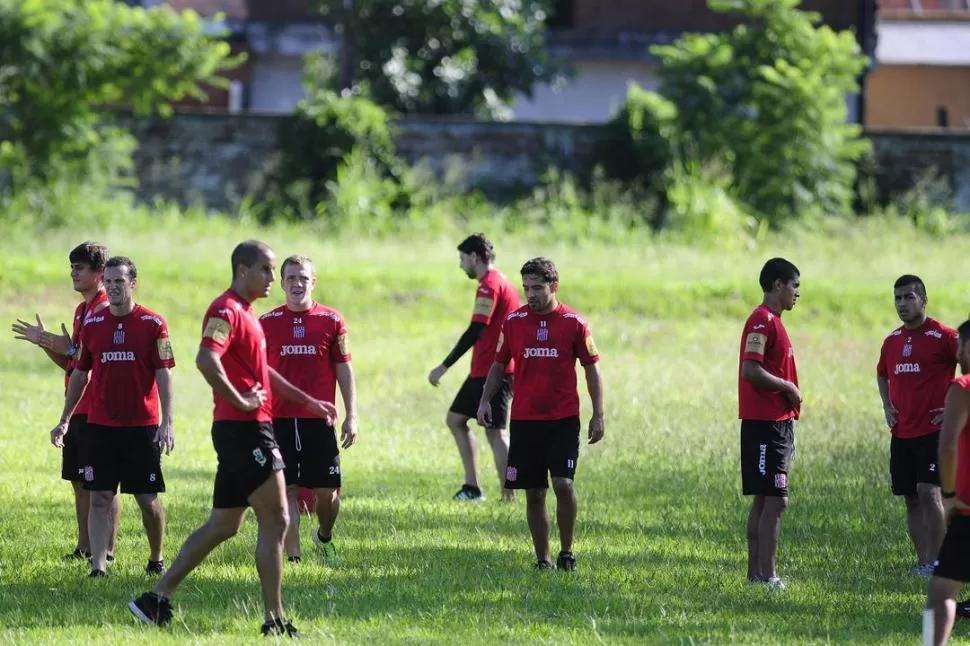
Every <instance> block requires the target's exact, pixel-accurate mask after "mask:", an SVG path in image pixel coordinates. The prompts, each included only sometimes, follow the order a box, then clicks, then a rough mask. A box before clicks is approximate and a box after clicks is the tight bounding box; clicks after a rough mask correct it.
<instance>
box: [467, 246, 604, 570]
mask: <svg viewBox="0 0 970 646" xmlns="http://www.w3.org/2000/svg"><path fill="white" fill-rule="evenodd" d="M521 274H522V285H523V287H524V288H525V295H526V299H527V300H528V305H527V306H526V307H522V308H519V309H517V310H515V311H514V312H512V313H511V314H509V315H508V317H506V319H505V324H504V325H503V327H502V333H501V335H500V336H499V340H498V347H497V350H496V355H495V361H494V363H493V364H492V367H491V369H490V370H489V372H488V378H487V380H486V381H485V388H484V391H483V392H482V397H481V401H480V402H479V406H478V421H479V422H481V423H482V424H483V425H485V426H486V427H487V426H488V425H489V424H490V423H492V421H493V420H492V414H493V411H492V406H491V400H492V397H494V396H495V393H497V392H498V391H499V389H500V388H501V387H502V382H503V378H504V375H505V371H506V366H507V365H508V364H509V363H510V362H511V361H512V359H513V358H514V359H515V361H516V376H515V384H514V392H513V395H512V422H511V428H510V444H509V462H508V467H507V468H506V472H505V487H506V488H508V489H525V490H526V494H525V495H526V517H527V519H528V522H529V531H530V532H531V534H532V543H533V545H534V547H535V553H536V567H537V568H539V569H552V568H553V564H552V556H551V553H550V551H549V514H548V512H547V511H546V490H547V489H548V488H549V481H548V480H547V474H548V475H551V476H552V488H553V491H554V492H555V494H556V522H557V525H558V526H559V541H560V546H561V550H560V552H559V557H558V558H557V559H556V566H555V567H558V568H559V569H561V570H567V571H571V570H575V569H576V558H575V557H574V556H573V553H572V545H573V530H574V529H575V526H576V512H577V503H576V491H575V488H574V486H573V480H574V478H575V476H576V461H577V460H578V459H579V428H580V421H579V393H578V392H577V386H576V360H577V359H578V360H579V362H580V363H581V364H582V366H583V368H584V369H585V372H586V386H587V388H588V390H589V397H590V400H591V401H592V404H593V414H592V417H591V418H590V420H589V433H588V436H589V443H590V444H595V443H596V442H599V441H600V440H601V439H603V434H604V432H605V426H604V421H603V383H602V380H601V378H600V373H599V367H598V366H597V362H598V361H599V353H598V352H597V351H596V346H595V344H594V343H593V337H592V336H591V335H590V331H589V326H588V325H587V323H586V321H585V320H583V318H582V317H580V315H579V314H577V313H576V312H575V311H573V310H571V309H569V308H568V307H566V306H565V305H563V304H561V303H560V302H559V300H558V298H557V292H558V289H559V272H558V271H557V269H556V266H555V265H554V264H553V263H552V261H551V260H548V259H546V258H533V259H532V260H530V261H528V262H527V263H525V265H523V266H522V270H521Z"/></svg>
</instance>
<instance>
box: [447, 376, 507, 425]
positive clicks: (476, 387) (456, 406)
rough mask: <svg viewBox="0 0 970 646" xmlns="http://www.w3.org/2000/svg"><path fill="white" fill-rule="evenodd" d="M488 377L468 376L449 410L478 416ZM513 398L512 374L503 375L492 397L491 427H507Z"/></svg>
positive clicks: (468, 415) (473, 416)
mask: <svg viewBox="0 0 970 646" xmlns="http://www.w3.org/2000/svg"><path fill="white" fill-rule="evenodd" d="M485 379H486V377H468V378H467V379H465V383H463V384H462V385H461V388H459V389H458V394H457V395H455V401H453V402H451V408H449V409H448V411H449V412H452V413H457V414H458V415H464V416H465V417H468V418H470V419H474V418H476V417H477V416H478V404H479V402H481V400H482V393H483V392H484V391H485ZM511 400H512V375H511V374H507V375H505V376H504V377H502V385H501V386H500V387H499V389H498V392H497V393H495V396H494V397H492V401H491V402H490V403H491V404H492V426H491V428H505V425H506V421H507V420H508V418H509V402H510V401H511Z"/></svg>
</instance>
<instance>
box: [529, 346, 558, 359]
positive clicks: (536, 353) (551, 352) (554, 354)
mask: <svg viewBox="0 0 970 646" xmlns="http://www.w3.org/2000/svg"><path fill="white" fill-rule="evenodd" d="M523 356H524V357H525V358H526V359H532V358H534V357H539V358H543V359H545V358H552V359H558V358H559V350H557V349H556V348H526V349H525V352H524V353H523Z"/></svg>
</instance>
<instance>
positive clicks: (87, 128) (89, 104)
mask: <svg viewBox="0 0 970 646" xmlns="http://www.w3.org/2000/svg"><path fill="white" fill-rule="evenodd" d="M219 37H220V34H217V33H212V32H211V31H210V30H208V29H207V27H206V25H205V23H204V22H203V21H202V19H201V18H199V16H198V15H197V14H195V13H194V12H192V11H186V12H184V13H181V14H179V13H176V12H175V11H174V10H172V9H171V8H170V7H168V6H164V5H163V6H159V7H155V8H152V9H148V10H145V9H142V8H140V7H129V6H127V5H125V4H123V3H119V2H115V1H113V0H0V164H3V165H5V166H6V167H8V168H11V167H15V168H16V169H17V171H18V172H21V173H22V172H26V173H27V174H28V175H31V176H46V175H48V174H49V173H50V172H51V171H52V170H53V169H54V168H55V167H65V166H67V167H70V166H72V165H83V164H86V163H87V161H88V160H87V157H88V156H89V155H90V154H91V152H92V151H93V150H96V149H97V148H98V147H99V146H100V145H102V144H103V143H104V140H105V138H106V136H108V135H106V132H108V131H107V130H106V129H105V128H104V124H105V113H104V112H103V111H102V110H101V109H100V108H102V107H104V106H123V107H130V108H131V109H132V110H134V112H135V113H136V114H139V115H148V114H151V113H153V112H155V111H158V112H160V113H162V114H167V112H168V111H169V107H168V104H169V102H170V101H174V100H179V99H183V98H185V97H197V98H202V97H204V94H203V91H202V89H201V88H200V83H202V82H210V83H211V82H216V83H218V79H216V74H217V73H218V72H219V71H220V70H221V69H226V68H228V67H230V66H231V65H233V64H234V63H235V62H236V61H234V60H233V59H231V58H230V56H229V46H228V44H226V43H225V42H222V41H221V40H220V39H219Z"/></svg>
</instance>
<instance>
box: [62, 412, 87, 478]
mask: <svg viewBox="0 0 970 646" xmlns="http://www.w3.org/2000/svg"><path fill="white" fill-rule="evenodd" d="M87 426H88V416H87V415H85V414H83V413H82V414H80V415H72V416H71V421H70V422H69V423H68V425H67V433H66V434H65V435H64V448H63V449H62V450H61V479H62V480H71V481H73V482H84V467H85V466H86V461H85V457H84V453H85V452H84V445H85V442H86V441H87Z"/></svg>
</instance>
